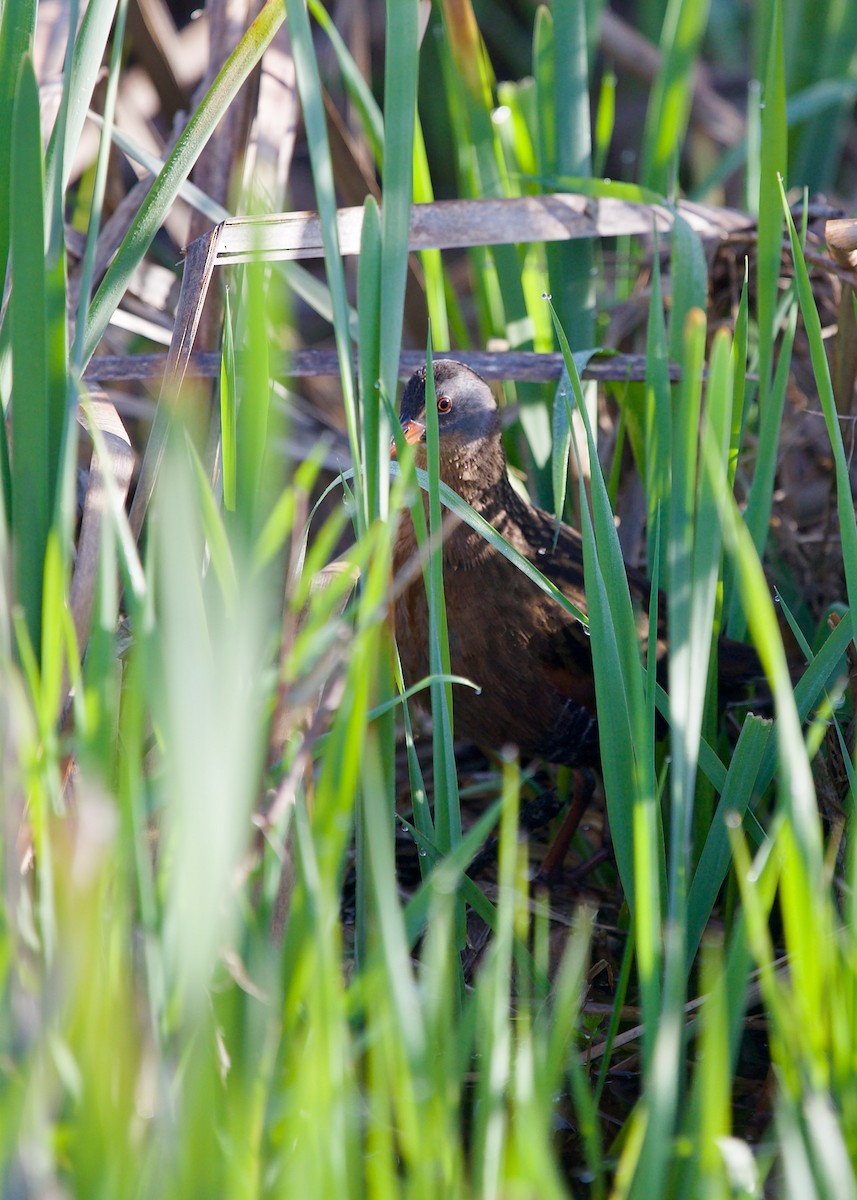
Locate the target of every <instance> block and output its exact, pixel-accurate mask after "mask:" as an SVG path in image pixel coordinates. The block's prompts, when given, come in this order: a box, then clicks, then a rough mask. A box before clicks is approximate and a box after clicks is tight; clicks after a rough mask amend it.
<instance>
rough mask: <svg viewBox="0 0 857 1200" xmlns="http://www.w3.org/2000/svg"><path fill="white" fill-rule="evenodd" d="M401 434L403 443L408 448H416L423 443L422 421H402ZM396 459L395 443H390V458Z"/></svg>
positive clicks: (424, 428) (424, 433) (424, 432)
mask: <svg viewBox="0 0 857 1200" xmlns="http://www.w3.org/2000/svg"><path fill="white" fill-rule="evenodd" d="M402 433H403V434H404V435H405V441H406V442H407V443H408V445H409V446H416V445H417V443H419V442H423V441H425V436H426V427H425V425H424V424H423V422H422V421H412V420H411V421H403V422H402ZM395 457H396V443H395V441H393V442H391V443H390V458H395Z"/></svg>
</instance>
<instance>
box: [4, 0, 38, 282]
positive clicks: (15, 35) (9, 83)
mask: <svg viewBox="0 0 857 1200" xmlns="http://www.w3.org/2000/svg"><path fill="white" fill-rule="evenodd" d="M35 28H36V0H20V3H17V4H12V3H6V4H4V5H3V11H2V14H0V181H2V182H0V279H2V280H3V281H5V278H6V266H7V262H8V258H9V245H10V237H11V231H10V220H11V205H12V199H13V192H14V189H13V187H12V181H13V180H14V178H15V176H14V175H13V174H12V136H13V129H14V122H13V113H14V107H15V92H16V91H17V87H18V74H19V71H20V68H21V63H22V61H23V59H24V55H25V54H26V52H27V50H28V48H29V46H30V42H31V39H32V37H33V34H34V32H35Z"/></svg>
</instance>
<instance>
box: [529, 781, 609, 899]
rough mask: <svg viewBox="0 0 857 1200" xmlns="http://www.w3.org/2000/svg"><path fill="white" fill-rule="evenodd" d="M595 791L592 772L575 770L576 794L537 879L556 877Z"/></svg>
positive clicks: (546, 881) (546, 879)
mask: <svg viewBox="0 0 857 1200" xmlns="http://www.w3.org/2000/svg"><path fill="white" fill-rule="evenodd" d="M594 791H595V779H594V777H593V774H592V772H591V771H587V770H576V771H575V772H574V795H573V796H572V798H571V804H570V805H569V807H568V812H567V813H566V814H565V816H564V817H563V820H562V824H561V825H560V827H559V829H558V830H557V834H556V837H555V838H554V840H553V841H552V842H551V844H550V846H549V847H548V852H547V854H546V855H545V856H544V858H543V859H542V863H541V866H540V867H539V869H538V871H537V872H536V880H538V881H539V882H540V883H548V884H549V883H551V882H552V881H553V880H554V878H555V877H556V875H557V872H558V871H559V869H560V867H561V866H562V864H563V860H564V859H565V856H566V853H567V851H568V847H569V846H570V845H571V839H572V838H573V837H574V835H575V833H576V832H577V827H578V825H579V824H580V821H581V818H582V817H583V814H584V813H585V812H586V808H587V806H588V804H589V802H590V800H591V799H592V795H593V793H594Z"/></svg>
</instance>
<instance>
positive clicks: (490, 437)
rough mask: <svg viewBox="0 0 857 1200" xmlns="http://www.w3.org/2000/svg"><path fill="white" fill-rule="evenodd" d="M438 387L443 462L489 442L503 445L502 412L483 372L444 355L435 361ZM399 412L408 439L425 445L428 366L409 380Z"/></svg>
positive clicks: (468, 455) (473, 453)
mask: <svg viewBox="0 0 857 1200" xmlns="http://www.w3.org/2000/svg"><path fill="white" fill-rule="evenodd" d="M434 390H435V400H436V403H437V425H438V434H439V446H440V457H441V461H442V462H443V461H444V460H446V461H451V460H457V461H461V460H463V459H467V458H472V457H474V456H476V455H478V454H479V452H480V451H481V450H483V449H484V447H485V446H486V443H489V442H496V443H497V444H498V445H499V437H500V413H499V411H498V409H497V402H496V401H495V399H494V396H493V395H492V392H491V389H490V388H489V386H488V384H487V383H486V382H485V380H484V379H482V377H481V376H479V375H477V374H476V372H475V371H472V370H471V369H470V367H466V366H465V365H464V363H460V362H456V361H455V360H454V359H451V358H440V359H438V360H437V361H436V362H435V363H434ZM399 416H400V418H401V422H402V431H403V432H404V435H405V440H406V441H408V442H410V443H411V444H412V445H416V446H417V447H419V446H420V445H424V444H425V440H426V369H425V367H423V368H421V369H420V370H419V371H417V372H416V373H415V374H414V375H412V376H411V378H410V379H409V380H408V383H407V386H406V387H405V390H404V392H403V393H402V403H401V406H400V410H399ZM420 457H422V455H419V452H418V459H419V458H420Z"/></svg>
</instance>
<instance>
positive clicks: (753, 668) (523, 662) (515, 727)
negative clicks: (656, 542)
mask: <svg viewBox="0 0 857 1200" xmlns="http://www.w3.org/2000/svg"><path fill="white" fill-rule="evenodd" d="M434 379H435V391H436V396H437V405H438V422H439V433H440V438H439V451H440V476H441V479H442V480H443V481H444V483H447V484H448V485H449V486H450V487H451V488H453V489H454V490H455V491H456V492H457V493H458V494H459V495H460V496H461V497H462V498H463V499H464V500H466V501H467V502H468V503H469V504H470V505H471V506H472V507H473V508H474V509H475V510H476V511H477V512H478V513H480V515H481V516H482V517H484V518H485V520H486V521H488V522H489V523H490V524H491V525H493V526H494V528H495V529H496V530H497V531H498V532H499V533H501V534H502V535H503V537H505V538H506V540H507V541H508V542H509V543H510V544H511V545H512V546H514V548H515V549H516V550H518V551H520V553H521V554H522V555H524V557H525V558H527V559H529V560H530V562H532V563H533V564H534V565H535V566H536V567H538V569H539V570H540V571H541V572H542V573H543V574H544V575H546V576H547V577H548V578H549V579H550V580H551V581H552V582H553V583H554V584H555V585H556V586H557V587H558V588H559V589H560V591H562V592H563V593H564V595H565V596H567V597H568V598H569V599H570V600H571V601H572V602H573V603H574V604H575V605H576V606H577V607H578V608H580V609H582V610H583V611H584V612H585V611H586V608H587V605H586V595H585V592H584V586H583V554H582V547H581V539H580V534H579V533H577V531H576V530H574V529H572V528H571V527H570V526H568V525H565V524H563V525H561V526H560V529H559V536H558V538H557V539H556V544H555V545H554V537H555V531H556V521H555V519H554V517H553V516H552V515H550V514H549V513H546V512H544V511H542V510H541V509H539V508H535V507H533V506H532V505H529V504H527V503H526V502H525V501H524V500H523V499H522V498H521V497H520V496H519V495H518V493H517V492H516V491H515V490H514V488H513V487H512V485H511V483H510V482H509V478H508V475H507V472H506V455H505V452H504V450H503V445H502V441H501V437H500V415H499V412H498V409H497V405H496V402H495V400H494V397H493V395H492V393H491V389H490V388H489V387H488V385H487V384H486V383H485V381H484V380H483V379H482V378H481V377H480V376H479V375H477V374H476V372H475V371H472V370H471V369H470V368H469V367H466V366H464V365H463V364H462V363H459V362H455V361H453V360H451V359H439V360H438V361H436V362H435V364H434ZM401 420H402V427H403V429H404V432H405V436H406V438H407V440H408V441H409V442H412V443H414V444H415V445H416V447H417V463H418V465H420V466H423V467H424V466H425V445H424V443H425V370H424V369H423V370H422V371H418V372H417V373H416V374H415V375H414V376H412V378H411V379H410V381H409V382H408V384H407V386H406V388H405V391H404V393H403V395H402V403H401ZM415 552H416V542H415V537H414V529H413V523H412V521H411V519H410V516H409V515H408V514H405V515H404V516H403V518H402V522H401V525H400V528H399V533H398V538H397V542H396V550H395V559H394V562H395V566H396V569H397V570H398V569H399V568H401V567H402V566H403V565H404V564H405V563H406V562H408V561H409V560H410V559H411V558H412V556H413V555H414V553H415ZM628 577H629V583H630V587H631V592H632V598H633V599H634V602H635V605H638V606H639V608H640V634H641V638H642V639H643V640H645V638H646V635H647V616H646V610H647V608H648V601H649V596H650V589H649V586H648V583H647V581H646V579H645V577H644V576H642V575H641V574H640V573H639V572H637V571H634V570H633V569H631V568H629V570H628ZM443 580H444V593H445V597H446V612H447V623H448V628H449V651H450V662H451V667H452V670H453V671H454V672H455V673H457V674H460V675H464V676H466V677H467V678H469V679H471V680H473V681H474V683H477V684H479V685H480V687H481V689H482V690H481V693H480V694H478V695H477V694H476V693H475V692H473V691H472V690H471V689H469V688H456V690H455V699H454V720H455V732H456V735H457V736H460V737H465V738H468V739H470V740H472V741H475V742H478V743H479V744H481V745H483V746H486V747H489V748H500V747H502V746H504V745H507V744H513V745H516V746H517V747H518V748H519V750H520V751H521V753H522V754H523V755H535V756H538V757H541V758H545V759H548V760H549V761H551V762H557V763H566V764H568V765H569V766H577V767H579V766H591V765H597V764H598V761H599V759H598V728H597V722H596V716H595V685H594V681H593V674H592V652H591V647H590V642H589V638H588V636H587V634H586V632H585V631H584V629H583V627H582V626H581V624H580V622H579V621H577V620H576V619H575V618H574V617H572V616H571V615H570V614H569V613H567V612H566V611H565V610H564V609H562V608H561V607H560V606H559V605H558V604H557V603H555V602H554V601H553V600H552V599H550V597H548V596H547V595H546V594H545V593H544V592H542V591H541V590H540V589H539V588H538V587H537V586H536V585H535V584H534V583H532V582H531V581H530V580H529V579H527V578H526V576H525V575H523V574H522V573H521V572H520V571H519V570H518V569H517V568H516V567H515V566H514V565H513V564H512V563H510V562H509V561H508V559H506V558H505V557H504V556H503V555H502V554H500V553H498V551H496V550H494V549H493V548H492V547H491V546H489V544H488V543H487V542H486V541H485V540H484V538H482V537H481V536H480V535H479V534H478V533H476V532H475V530H472V529H471V528H470V527H469V526H468V525H465V524H464V523H463V522H459V523H457V524H456V525H455V527H454V528H453V529H452V531H451V532H450V533H449V534H448V535H447V536H446V537H445V539H444V543H443ZM659 608H662V606H659ZM395 623H396V638H397V642H398V646H399V653H400V655H401V658H402V667H403V671H404V675H405V680H406V682H407V683H408V684H412V683H415V682H417V681H418V680H419V679H421V678H422V677H423V676H425V675H426V674H428V671H429V662H428V608H427V602H426V595H425V587H424V584H423V579H422V575H418V576H417V577H416V579H415V580H414V582H413V583H411V584H410V585H409V586H408V587H407V588H406V589H405V590H404V592H403V593H402V594H401V595H400V597H399V599H398V600H397V602H396V606H395ZM658 632H659V646H660V648H661V653H662V652H663V651H664V649H665V647H664V644H663V638H662V634H663V626H661V628H660V629H659V631H658ZM729 647H734V650H735V653H734V654H727V658H731V673H732V674H734V676H735V678H736V679H738V678H743V679H745V680H746V679H748V678H751V677H753V676H754V675H758V673H759V672H758V661H757V660H756V658H755V655H754V654H753V652H752V651H751V650H750V649H749V647H744V646H738V645H737V644H735V643H730V644H729Z"/></svg>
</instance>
